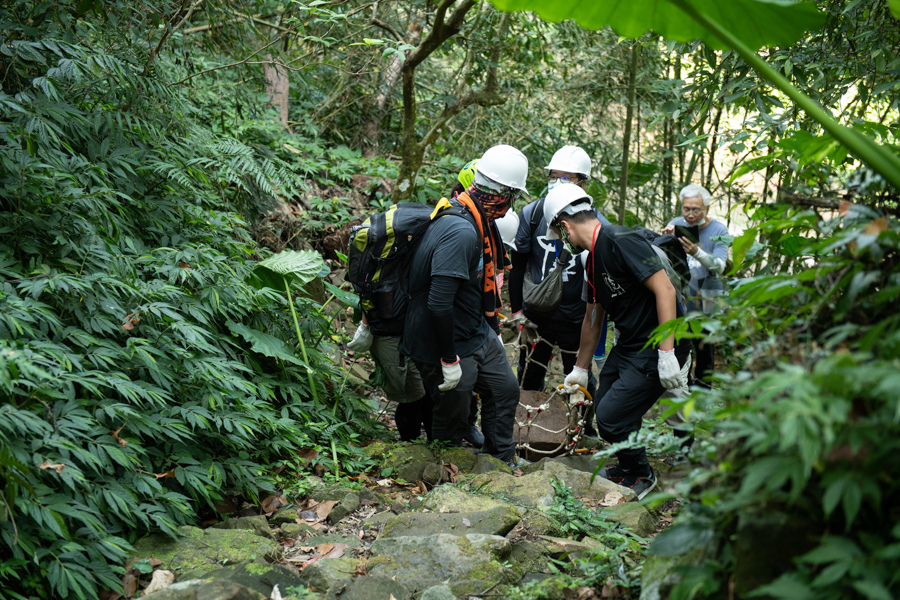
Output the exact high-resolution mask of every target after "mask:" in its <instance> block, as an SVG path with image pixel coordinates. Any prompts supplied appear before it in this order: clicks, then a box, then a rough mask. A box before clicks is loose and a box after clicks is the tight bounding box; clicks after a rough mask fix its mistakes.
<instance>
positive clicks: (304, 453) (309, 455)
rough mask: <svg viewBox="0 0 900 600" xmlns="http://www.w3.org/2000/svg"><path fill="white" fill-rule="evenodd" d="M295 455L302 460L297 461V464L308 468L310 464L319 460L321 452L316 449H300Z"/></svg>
mask: <svg viewBox="0 0 900 600" xmlns="http://www.w3.org/2000/svg"><path fill="white" fill-rule="evenodd" d="M294 454H296V455H297V458H299V459H300V460H298V461H297V463H298V464H299V465H300V466H301V467H305V466H307V465H308V464H309V463H310V462H312V461H314V460H315V459H317V458H319V451H318V450H316V449H315V448H300V449H299V450H295V451H294Z"/></svg>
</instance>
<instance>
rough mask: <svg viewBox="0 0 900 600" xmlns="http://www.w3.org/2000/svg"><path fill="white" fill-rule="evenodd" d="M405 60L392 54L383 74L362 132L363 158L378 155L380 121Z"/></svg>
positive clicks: (398, 79)
mask: <svg viewBox="0 0 900 600" xmlns="http://www.w3.org/2000/svg"><path fill="white" fill-rule="evenodd" d="M404 60H406V59H405V58H404V57H402V56H400V55H399V54H394V55H393V58H392V59H391V64H390V65H388V68H387V69H386V70H385V72H384V76H383V77H382V79H381V85H380V86H379V88H378V93H377V94H375V99H374V100H373V101H372V107H371V110H370V112H369V121H368V122H367V123H366V125H365V128H364V130H363V156H364V157H366V158H374V157H375V155H376V154H377V153H378V139H379V138H380V137H381V120H382V119H383V118H384V111H385V109H386V108H387V105H388V101H389V100H390V99H391V97H392V96H393V93H394V88H395V87H397V82H398V81H400V72H401V70H402V69H403V61H404Z"/></svg>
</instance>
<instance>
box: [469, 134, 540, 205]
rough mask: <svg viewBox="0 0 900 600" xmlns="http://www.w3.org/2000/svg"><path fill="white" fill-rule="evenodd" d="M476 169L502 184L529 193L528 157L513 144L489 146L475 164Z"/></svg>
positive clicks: (478, 172) (480, 173)
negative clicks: (527, 183)
mask: <svg viewBox="0 0 900 600" xmlns="http://www.w3.org/2000/svg"><path fill="white" fill-rule="evenodd" d="M475 171H476V173H477V174H479V175H482V176H483V177H487V178H488V179H490V180H491V181H496V182H497V183H499V184H500V185H503V186H506V187H511V188H515V189H517V190H522V191H523V192H525V193H526V194H527V193H528V190H526V189H525V180H526V179H527V178H528V159H527V158H526V157H525V155H524V154H522V153H521V152H519V151H518V150H517V149H515V148H513V147H512V146H507V145H505V144H501V145H499V146H494V147H492V148H488V149H487V150H486V151H485V153H484V154H483V155H482V156H481V159H480V160H479V161H478V163H477V164H476V165H475ZM475 183H478V181H476V182H475Z"/></svg>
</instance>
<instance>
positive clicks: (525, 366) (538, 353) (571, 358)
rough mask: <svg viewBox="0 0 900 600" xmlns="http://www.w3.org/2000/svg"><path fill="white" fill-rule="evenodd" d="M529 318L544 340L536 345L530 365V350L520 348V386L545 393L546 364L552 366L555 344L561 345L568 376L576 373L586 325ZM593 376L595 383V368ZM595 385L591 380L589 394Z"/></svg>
mask: <svg viewBox="0 0 900 600" xmlns="http://www.w3.org/2000/svg"><path fill="white" fill-rule="evenodd" d="M527 316H528V320H529V321H531V322H532V323H534V324H535V325H537V331H538V334H539V335H540V336H541V337H542V338H543V340H541V341H540V342H538V343H537V344H535V346H534V350H533V351H532V353H531V361H530V362H528V361H526V358H527V352H526V350H525V349H524V348H520V349H519V371H518V375H519V383H521V384H522V389H523V390H543V389H544V384H545V379H546V375H547V369H546V368H545V367H544V365H547V366H549V365H550V360H551V359H552V358H553V345H554V344H556V345H557V346H559V349H560V354H561V356H560V358H561V359H562V364H563V372H564V373H565V374H569V373H571V372H572V367H574V366H575V359H576V358H578V346H579V344H580V343H581V323H582V322H581V321H578V322H577V323H574V322H569V321H560V320H556V319H551V318H549V317H543V316H540V315H539V314H531V313H529V314H528V315H527ZM591 375H592V376H591V379H592V380H593V369H591ZM560 383H562V382H560ZM594 383H596V382H595V381H591V383H590V384H589V387H588V391H589V392H592V389H591V388H592V387H593V384H594ZM592 395H593V394H592Z"/></svg>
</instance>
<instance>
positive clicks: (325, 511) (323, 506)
mask: <svg viewBox="0 0 900 600" xmlns="http://www.w3.org/2000/svg"><path fill="white" fill-rule="evenodd" d="M337 505H338V502H337V500H326V501H325V502H319V503H318V504H317V505H316V506H315V509H314V510H315V511H316V516H317V517H318V518H319V520H320V521H324V520H325V519H327V518H328V515H330V514H331V511H332V509H333V508H334V507H335V506H337Z"/></svg>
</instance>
